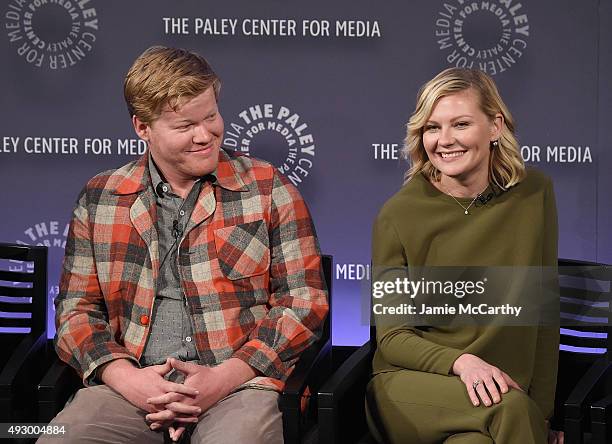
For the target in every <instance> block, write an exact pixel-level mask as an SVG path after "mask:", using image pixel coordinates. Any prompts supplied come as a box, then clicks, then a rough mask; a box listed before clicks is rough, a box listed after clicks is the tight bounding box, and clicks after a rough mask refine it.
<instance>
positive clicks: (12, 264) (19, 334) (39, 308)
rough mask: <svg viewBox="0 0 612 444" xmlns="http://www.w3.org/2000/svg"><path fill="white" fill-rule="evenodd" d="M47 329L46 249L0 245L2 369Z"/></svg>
mask: <svg viewBox="0 0 612 444" xmlns="http://www.w3.org/2000/svg"><path fill="white" fill-rule="evenodd" d="M46 326H47V247H44V246H42V247H40V246H29V245H17V244H7V243H0V344H1V346H2V354H1V357H0V368H2V367H3V366H4V364H5V360H6V359H8V357H9V356H10V355H11V352H12V350H13V349H14V348H15V347H16V346H17V345H18V344H19V343H20V342H21V340H22V339H23V337H24V336H25V335H28V334H30V333H32V334H34V335H36V336H37V337H38V336H40V335H41V334H42V333H43V332H44V331H45V330H46Z"/></svg>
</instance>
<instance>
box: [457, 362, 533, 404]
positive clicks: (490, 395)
mask: <svg viewBox="0 0 612 444" xmlns="http://www.w3.org/2000/svg"><path fill="white" fill-rule="evenodd" d="M453 373H454V374H455V375H457V376H459V377H460V378H461V381H463V383H464V384H465V387H466V388H467V392H468V396H469V397H470V400H471V401H472V404H474V406H479V405H480V400H482V403H483V404H484V405H485V406H487V407H489V406H491V405H493V403H495V404H497V403H499V402H500V401H501V394H500V391H501V393H508V390H509V388H510V387H512V388H514V389H516V390H520V391H523V389H522V388H521V387H520V386H519V385H518V384H517V383H516V382H515V381H514V380H513V379H512V378H511V377H510V376H508V374H506V373H504V372H503V371H501V370H500V369H498V368H497V367H495V366H492V365H490V364H488V363H487V362H485V361H483V360H482V359H480V358H479V357H478V356H475V355H471V354H469V353H465V354H463V355H461V356H459V357H458V358H457V360H456V361H455V363H454V364H453Z"/></svg>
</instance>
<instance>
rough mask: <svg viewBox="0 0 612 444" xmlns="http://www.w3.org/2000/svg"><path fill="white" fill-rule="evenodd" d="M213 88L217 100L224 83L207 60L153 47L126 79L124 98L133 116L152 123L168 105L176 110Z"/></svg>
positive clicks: (172, 49)
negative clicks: (186, 101) (185, 100)
mask: <svg viewBox="0 0 612 444" xmlns="http://www.w3.org/2000/svg"><path fill="white" fill-rule="evenodd" d="M211 86H212V88H213V90H214V92H215V97H217V96H218V94H219V90H220V88H221V81H220V80H219V77H217V74H215V72H214V71H213V69H212V67H211V66H210V64H209V63H208V62H207V61H206V59H205V58H204V57H202V56H200V55H198V54H196V53H194V52H191V51H187V50H185V49H178V48H167V47H165V46H152V47H150V48H148V49H147V50H145V52H143V53H142V54H141V55H140V56H138V58H137V59H136V60H135V61H134V64H133V65H132V67H131V68H130V70H129V71H128V73H127V75H126V76H125V81H124V83H123V95H124V97H125V102H126V104H127V107H128V112H129V113H130V118H131V117H132V116H134V115H135V116H136V117H138V118H139V119H140V120H141V121H142V122H144V123H147V124H151V123H153V121H154V120H155V119H157V118H158V117H159V116H160V114H161V110H162V108H163V107H164V106H165V105H166V104H168V105H169V106H170V108H172V109H173V110H176V108H177V107H178V106H179V105H181V99H189V98H192V97H195V96H198V95H199V94H201V93H203V92H204V91H206V90H207V89H208V88H210V87H211Z"/></svg>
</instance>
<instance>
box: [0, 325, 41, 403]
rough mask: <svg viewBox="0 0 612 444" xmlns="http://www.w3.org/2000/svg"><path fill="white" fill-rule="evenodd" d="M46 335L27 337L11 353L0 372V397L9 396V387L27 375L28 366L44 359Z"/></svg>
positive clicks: (29, 368)
mask: <svg viewBox="0 0 612 444" xmlns="http://www.w3.org/2000/svg"><path fill="white" fill-rule="evenodd" d="M46 343H47V334H46V333H43V334H41V335H40V336H38V337H36V336H34V335H27V336H26V337H24V338H23V340H22V341H21V343H20V344H19V346H18V347H17V348H16V349H15V351H14V352H13V354H12V356H11V358H10V359H9V360H8V362H7V363H6V365H5V366H4V367H3V368H2V372H0V396H4V395H8V394H10V391H11V390H12V388H11V387H13V385H14V384H15V382H16V381H17V379H18V378H19V377H20V376H23V375H24V374H26V373H29V370H31V367H30V365H31V364H32V363H33V362H34V361H37V360H38V359H41V360H43V359H44V353H45V345H46Z"/></svg>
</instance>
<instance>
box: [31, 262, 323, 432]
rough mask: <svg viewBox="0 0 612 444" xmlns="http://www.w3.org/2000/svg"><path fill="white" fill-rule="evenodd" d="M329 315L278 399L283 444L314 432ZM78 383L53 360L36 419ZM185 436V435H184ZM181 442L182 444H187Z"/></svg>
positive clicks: (48, 414) (46, 417)
mask: <svg viewBox="0 0 612 444" xmlns="http://www.w3.org/2000/svg"><path fill="white" fill-rule="evenodd" d="M332 262H333V261H332V257H331V256H327V255H325V256H323V261H322V264H323V274H324V278H325V282H326V284H327V289H328V294H329V304H330V307H331V302H332V280H333V279H332V276H333V274H332V265H333V263H332ZM331 349H332V346H331V314H330V315H329V316H327V319H326V320H325V324H324V326H323V332H322V334H321V338H320V339H319V340H318V341H317V343H315V344H314V345H313V346H311V347H310V348H309V349H308V350H306V351H305V352H304V353H303V354H302V356H301V357H300V360H299V361H298V363H297V364H296V366H295V369H294V371H293V372H292V373H291V375H290V376H289V378H288V379H287V381H286V384H285V388H284V390H283V392H282V394H281V395H280V397H279V409H280V410H281V412H282V414H283V434H284V439H285V443H287V444H292V443H300V442H302V439H303V437H304V436H306V435H307V434H308V433H312V432H313V426H314V424H315V423H316V417H317V412H318V405H317V402H316V401H317V400H316V397H313V396H311V395H310V394H311V393H312V394H316V393H317V391H318V389H319V388H320V387H321V386H322V384H323V382H324V381H325V380H326V379H327V378H328V377H329V375H330V374H331V365H332V364H331ZM82 387H83V386H82V384H81V380H80V379H79V377H78V376H77V374H76V372H75V371H74V370H73V369H72V368H71V367H69V366H68V365H66V364H65V363H63V362H61V361H60V360H59V359H56V360H55V362H54V363H53V364H52V365H51V367H50V368H49V370H48V371H47V373H46V374H45V376H44V378H43V379H42V380H41V381H40V384H39V385H38V403H39V407H38V408H39V416H40V418H41V419H40V420H41V421H42V422H49V421H50V420H51V419H52V418H53V417H54V416H55V415H56V414H57V413H59V411H60V410H61V409H62V408H63V407H64V405H65V403H66V402H67V400H68V398H69V397H70V396H71V395H72V394H74V393H75V392H76V391H77V390H78V389H79V388H82ZM186 437H187V436H186ZM187 441H188V439H183V440H181V442H187Z"/></svg>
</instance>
